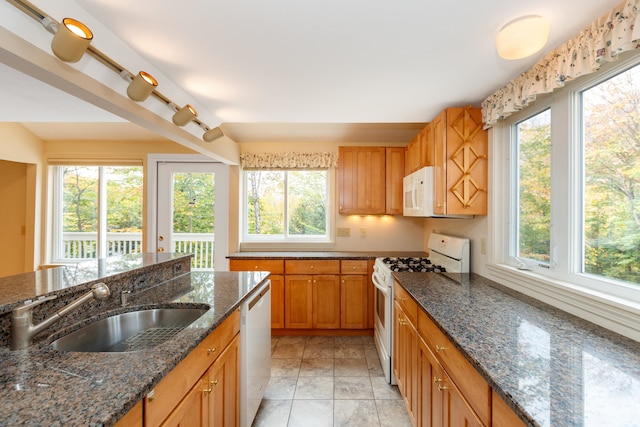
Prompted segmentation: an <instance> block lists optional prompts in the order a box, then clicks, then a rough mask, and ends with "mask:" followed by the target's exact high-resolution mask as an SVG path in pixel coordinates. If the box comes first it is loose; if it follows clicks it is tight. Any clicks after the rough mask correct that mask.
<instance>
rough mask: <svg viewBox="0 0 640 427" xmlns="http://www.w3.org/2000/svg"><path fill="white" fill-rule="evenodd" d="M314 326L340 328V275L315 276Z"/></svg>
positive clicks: (313, 279)
mask: <svg viewBox="0 0 640 427" xmlns="http://www.w3.org/2000/svg"><path fill="white" fill-rule="evenodd" d="M312 281H313V327H314V328H317V329H338V328H340V281H339V280H338V276H334V275H318V276H313V278H312Z"/></svg>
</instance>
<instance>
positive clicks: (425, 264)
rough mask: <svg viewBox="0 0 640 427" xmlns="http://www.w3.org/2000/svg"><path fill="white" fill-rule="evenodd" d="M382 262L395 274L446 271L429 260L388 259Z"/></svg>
mask: <svg viewBox="0 0 640 427" xmlns="http://www.w3.org/2000/svg"><path fill="white" fill-rule="evenodd" d="M382 262H383V263H384V264H385V265H386V266H387V267H389V269H390V270H391V271H393V272H396V273H399V272H415V273H444V272H445V271H446V269H445V268H444V267H443V266H440V265H434V264H432V263H431V261H430V260H429V258H410V257H387V258H384V259H383V260H382Z"/></svg>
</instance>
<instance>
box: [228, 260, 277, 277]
mask: <svg viewBox="0 0 640 427" xmlns="http://www.w3.org/2000/svg"><path fill="white" fill-rule="evenodd" d="M229 269H230V270H231V271H268V272H270V273H271V274H284V260H283V259H232V260H229Z"/></svg>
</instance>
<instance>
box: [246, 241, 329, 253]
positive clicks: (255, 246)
mask: <svg viewBox="0 0 640 427" xmlns="http://www.w3.org/2000/svg"><path fill="white" fill-rule="evenodd" d="M333 248H335V243H334V242H318V243H310V242H242V243H240V251H241V252H247V251H267V252H269V251H326V250H331V249H333Z"/></svg>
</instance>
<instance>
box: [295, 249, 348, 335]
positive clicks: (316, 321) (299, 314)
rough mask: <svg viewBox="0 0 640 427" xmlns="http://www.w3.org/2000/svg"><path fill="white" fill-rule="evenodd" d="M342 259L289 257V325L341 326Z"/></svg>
mask: <svg viewBox="0 0 640 427" xmlns="http://www.w3.org/2000/svg"><path fill="white" fill-rule="evenodd" d="M339 274H340V261H339V260H286V261H285V327H286V328H291V329H311V328H314V329H339V328H340V276H339Z"/></svg>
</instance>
